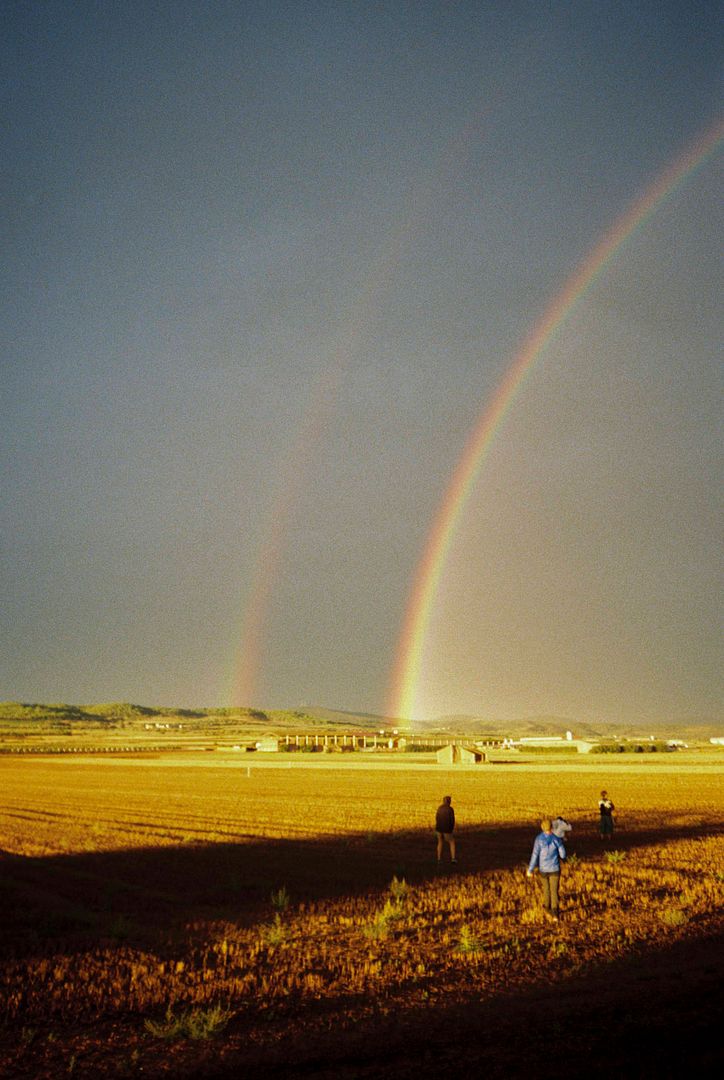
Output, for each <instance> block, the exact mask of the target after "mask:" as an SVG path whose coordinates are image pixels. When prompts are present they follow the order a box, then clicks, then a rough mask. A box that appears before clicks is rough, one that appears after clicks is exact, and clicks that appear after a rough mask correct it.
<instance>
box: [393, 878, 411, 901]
mask: <svg viewBox="0 0 724 1080" xmlns="http://www.w3.org/2000/svg"><path fill="white" fill-rule="evenodd" d="M409 891H410V888H409V885H408V884H407V882H406V881H405V879H404V878H398V877H397V876H395V877H393V879H392V881H391V882H390V896H391V897H392V899H393V900H395V901H396V902H397V903H398V904H402V903H403V901H405V900H406V899H407V894H408V892H409Z"/></svg>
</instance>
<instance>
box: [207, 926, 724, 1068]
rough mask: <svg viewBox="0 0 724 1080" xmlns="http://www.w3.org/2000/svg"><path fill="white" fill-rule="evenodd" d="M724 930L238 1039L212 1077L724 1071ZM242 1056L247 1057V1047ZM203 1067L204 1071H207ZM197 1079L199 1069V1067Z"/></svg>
mask: <svg viewBox="0 0 724 1080" xmlns="http://www.w3.org/2000/svg"><path fill="white" fill-rule="evenodd" d="M721 946H722V935H718V936H709V937H703V938H700V939H697V940H692V939H687V940H685V941H677V942H675V943H673V944H671V943H662V944H660V945H657V946H653V947H649V948H647V949H646V950H643V951H639V952H637V953H636V954H635V955H629V956H627V957H624V958H620V959H614V960H611V961H609V962H607V963H602V964H599V965H597V966H595V967H593V968H590V969H588V970H586V971H584V972H580V973H577V974H573V975H569V976H568V977H566V978H562V979H551V980H549V979H548V978H547V977H546V973H545V963H544V961H543V962H542V964H541V969H540V971H539V974H538V976H537V978H534V980H532V983H531V984H530V985H528V986H527V987H525V988H524V989H517V990H514V991H511V992H507V993H505V992H503V993H498V994H496V995H495V996H493V997H486V996H484V995H481V997H480V999H479V1000H475V997H474V995H471V996H470V997H469V998H468V1000H467V1001H466V1002H463V1003H456V1004H454V1005H446V1004H445V1001H444V999H442V1000H438V1001H436V1002H435V1004H434V1006H432V1007H430V1006H427V1007H420V1006H417V1007H414V1006H413V1007H410V1008H406V1009H405V1010H404V1011H402V1010H400V1011H396V1012H393V1013H390V1012H389V1011H386V1012H385V1011H382V1010H381V1011H380V1012H379V1013H378V1014H377V1015H375V1016H374V1017H371V1018H370V1019H368V1020H367V1021H365V1022H363V1023H361V1024H359V1025H358V1026H356V1027H355V1028H354V1029H352V1030H349V1029H348V1030H345V1031H344V1032H343V1033H338V1034H336V1035H335V1033H334V1031H332V1030H330V1029H329V1028H325V1026H324V1025H318V1026H316V1027H315V1025H314V1024H313V1023H309V1024H307V1025H305V1027H306V1030H305V1033H304V1036H303V1038H294V1036H293V1035H291V1037H290V1039H289V1041H288V1042H287V1043H286V1044H284V1042H283V1041H282V1044H281V1046H280V1043H279V1041H278V1040H277V1042H276V1043H274V1041H270V1042H269V1043H268V1044H267V1046H266V1047H261V1046H260V1047H258V1048H257V1049H256V1050H255V1049H254V1048H252V1047H251V1046H250V1044H249V1043H248V1042H247V1041H246V1038H245V1033H244V1032H243V1031H241V1032H239V1033H238V1038H239V1042H238V1043H237V1044H236V1047H235V1046H234V1045H233V1043H232V1045H231V1047H230V1052H229V1053H228V1054H224V1055H223V1056H221V1057H220V1059H218V1060H217V1061H216V1062H214V1061H213V1057H212V1059H211V1060H207V1062H206V1067H205V1068H204V1069H203V1075H204V1076H205V1077H211V1076H216V1077H231V1076H235V1077H243V1078H245V1077H249V1078H251V1077H254V1080H297V1078H298V1080H302V1078H305V1080H360V1078H362V1077H364V1078H365V1080H386V1078H389V1077H395V1080H439V1078H440V1077H441V1076H444V1077H447V1078H449V1080H458V1078H460V1080H462V1078H465V1080H467V1078H468V1077H473V1076H485V1077H486V1080H511V1078H515V1077H529V1076H531V1075H534V1076H536V1077H542V1078H544V1080H545V1078H548V1080H581V1078H584V1077H585V1078H586V1080H603V1078H604V1077H605V1078H609V1080H610V1078H611V1077H619V1078H624V1080H634V1078H636V1080H681V1078H682V1077H684V1076H691V1077H697V1080H702V1078H707V1077H712V1078H713V1077H715V1076H716V1077H718V1076H720V1075H721V1057H722V1055H721V1040H720V1029H719V1020H720V1016H721V1011H722V1006H724V982H723V981H722V980H721V978H720V969H719V965H718V963H717V957H718V955H720V954H721ZM240 1043H241V1044H243V1047H244V1049H243V1052H239V1044H240ZM201 1074H202V1073H201V1072H199V1074H198V1075H201ZM193 1075H197V1074H196V1073H195V1072H194V1074H193Z"/></svg>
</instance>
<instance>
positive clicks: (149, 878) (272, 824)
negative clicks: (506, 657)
mask: <svg viewBox="0 0 724 1080" xmlns="http://www.w3.org/2000/svg"><path fill="white" fill-rule="evenodd" d="M248 758H249V756H247V755H244V756H243V757H239V756H237V757H234V756H233V755H228V756H226V757H224V756H222V755H214V756H212V757H211V758H210V756H208V755H198V756H196V757H194V756H189V755H186V756H182V755H179V756H178V757H174V756H173V755H162V756H160V757H158V758H155V759H154V758H152V757H149V758H144V759H138V758H136V759H134V760H128V761H124V760H121V759H119V758H118V757H114V758H113V759H107V758H102V757H99V758H95V759H94V758H84V759H82V760H79V759H75V760H68V759H67V758H66V759H62V758H52V757H51V758H30V757H28V758H10V757H5V758H0V791H1V792H2V794H1V795H0V808H1V810H2V814H1V816H0V848H2V851H3V857H2V860H1V866H2V870H3V874H2V890H3V892H4V894H5V895H4V897H3V900H4V901H5V903H4V907H5V909H6V910H8V911H11V912H12V914H11V916H10V917H9V919H7V920H6V921H5V925H4V931H3V948H2V953H3V968H2V973H1V974H0V1007H1V1008H2V1015H3V1018H4V1029H3V1031H4V1034H3V1047H4V1050H5V1057H6V1060H7V1061H8V1062H9V1065H8V1068H9V1070H10V1071H9V1072H7V1073H5V1074H2V1075H8V1076H10V1075H13V1076H28V1077H29V1076H34V1077H42V1076H48V1077H50V1076H55V1075H67V1074H68V1072H69V1071H70V1072H72V1073H73V1075H87V1076H91V1075H105V1076H115V1075H119V1076H120V1075H127V1074H131V1073H134V1072H135V1071H138V1070H139V1069H141V1068H142V1071H143V1073H144V1075H159V1076H160V1075H174V1076H186V1075H189V1076H190V1075H219V1074H220V1073H222V1072H224V1073H225V1074H226V1071H228V1075H242V1074H244V1075H246V1074H245V1073H244V1072H243V1070H244V1069H248V1070H249V1072H248V1075H250V1076H251V1075H254V1076H263V1075H266V1073H265V1069H266V1070H269V1075H279V1073H278V1072H274V1069H277V1070H278V1069H279V1067H280V1062H281V1061H283V1060H285V1057H284V1055H285V1054H286V1055H289V1054H292V1057H293V1058H294V1060H300V1061H303V1060H304V1059H305V1055H307V1056H309V1055H311V1057H312V1058H313V1060H314V1062H316V1065H315V1066H314V1068H316V1072H315V1071H314V1068H312V1066H310V1064H309V1062H307V1064H306V1066H305V1075H319V1076H322V1075H325V1072H324V1069H325V1068H327V1065H325V1064H324V1063H325V1062H327V1063H329V1064H328V1067H329V1069H330V1070H332V1072H330V1075H332V1073H334V1074H335V1075H349V1076H352V1075H360V1076H361V1075H365V1076H368V1075H379V1076H384V1075H388V1074H389V1075H392V1073H388V1072H386V1071H385V1070H386V1069H388V1067H389V1068H391V1066H389V1061H388V1058H389V1055H390V1054H393V1055H394V1054H396V1055H397V1058H396V1059H395V1060H396V1065H395V1070H394V1074H395V1075H405V1073H404V1068H405V1063H409V1068H410V1070H411V1073H410V1075H412V1074H413V1073H414V1075H415V1076H423V1075H427V1073H426V1071H425V1068H426V1067H425V1064H424V1061H421V1060H419V1055H420V1047H421V1046H422V1045H424V1044H425V1039H426V1038H427V1037H429V1033H430V1031H431V1030H433V1028H435V1024H437V1025H438V1026H439V1025H440V1024H442V1033H440V1031H438V1035H437V1038H438V1039H440V1038H441V1039H442V1041H443V1046H447V1050H446V1051H445V1052H446V1053H447V1054H448V1058H449V1060H448V1068H449V1069H450V1070H451V1071H452V1075H456V1071H455V1070H456V1069H457V1074H458V1075H461V1076H462V1075H465V1074H466V1069H467V1065H466V1064H465V1053H466V1051H465V1048H464V1046H460V1045H459V1040H458V1039H457V1038H456V1039H453V1040H451V1039H450V1038H449V1037H448V1035H449V1032H450V1031H451V1030H452V1029H453V1028H455V1025H458V1028H455V1030H458V1029H459V1028H460V1027H462V1029H463V1030H467V1029H468V1027H469V1025H470V1024H471V1023H477V1022H478V1021H479V1019H480V1015H479V1013H480V1010H487V1012H486V1015H487V1016H488V1017H490V1016H491V1015H492V1014H493V1013H494V1012H495V1010H496V1009H498V1008H500V1003H501V1002H503V1001H504V1002H506V1017H511V1016H515V1015H518V1014H520V1010H521V1009H522V1008H523V1004H522V1003H523V1002H525V1001H528V1000H529V996H530V995H531V994H532V995H534V996H535V995H536V994H541V993H546V994H547V993H550V992H551V988H552V987H555V988H556V993H564V994H565V993H568V994H569V995H571V1001H572V1002H573V1001H574V999H576V1000H577V1001H578V1002H579V1003H580V1002H583V1001H584V1000H586V994H588V995H589V998H588V1005H589V1006H590V1008H591V1010H592V1011H593V1012H594V1013H595V1012H596V1009H599V1008H600V1005H598V1004H596V1003H597V1002H599V1000H600V998H599V997H598V996H595V995H596V994H598V991H595V993H594V991H593V990H592V989H591V987H592V986H593V985H594V984H595V983H596V980H597V979H601V978H604V977H605V979H606V980H607V983H606V984H607V985H608V980H609V979H610V977H613V978H614V981H615V983H616V985H617V988H618V990H619V996H618V998H617V999H616V1000H618V1002H619V1005H621V1003H622V1002H626V1001H628V1008H629V1013H630V1010H631V1008H633V1007H634V1005H635V999H636V996H637V994H636V991H637V985H636V981H637V978H639V977H640V978H641V979H642V982H641V985H640V986H638V996H639V997H640V994H641V992H642V991H644V992H645V993H648V992H649V991H650V990H651V989H652V980H653V981H654V984H655V987H654V988H656V992H657V993H659V991H661V987H660V986H659V983H658V982H656V980H655V978H654V976H651V975H650V972H651V971H654V970H658V968H657V965H659V967H660V966H661V964H664V966H666V964H668V965H669V967H668V968H667V970H669V968H670V967H671V965H672V964H673V965H674V967H675V968H676V969H677V970H679V969H681V966H682V964H681V957H682V956H683V957H688V958H689V960H688V961H685V963H684V965H683V966H684V968H685V967H686V966H687V963H689V964H691V963H692V962H693V961H692V959H691V958H692V957H694V956H695V955H696V956H699V954H700V953H701V956H702V960H701V963H700V964H699V966H698V967H697V969H696V977H694V973H693V972H689V976H687V978H686V980H684V981H685V984H686V994H687V996H688V998H689V1000H691V995H692V985H693V984H692V980H694V982H695V983H696V986H698V987H699V989H700V990H701V991H702V993H703V989H702V988H703V987H704V986H705V985H706V986H708V980H709V978H710V977H711V978H713V972H711V971H709V967H711V960H710V958H711V943H712V942H714V941H715V940H716V938H717V935H719V934H720V931H721V915H720V912H721V908H720V903H721V894H722V883H723V880H724V873H723V868H724V862H723V860H722V849H723V848H724V839H723V837H722V832H721V821H722V810H723V809H724V790H723V788H722V783H721V768H720V765H719V762H720V761H721V758H719V757H718V756H716V755H690V756H688V755H667V756H666V758H665V759H658V760H656V761H652V760H651V759H649V760H646V761H645V762H635V763H631V762H626V763H624V762H619V761H615V762H608V761H606V762H600V761H598V762H595V763H593V762H590V761H587V762H585V763H584V762H581V763H579V762H577V761H575V760H574V761H570V760H567V761H555V760H550V761H546V762H543V763H541V762H534V763H531V762H529V763H526V762H521V763H516V764H515V765H513V764H510V765H495V766H490V765H488V766H482V767H477V768H468V769H443V768H441V767H438V766H436V765H433V764H430V763H426V762H409V763H407V764H406V765H403V764H402V763H401V762H400V761H391V760H385V761H384V762H381V763H378V762H376V761H371V760H370V761H365V760H355V761H354V762H347V761H345V762H342V763H338V762H328V761H324V762H320V763H316V762H311V761H310V762H298V761H296V760H295V761H294V762H293V763H289V762H285V761H283V760H274V761H267V762H261V761H259V760H258V758H256V756H255V757H254V759H253V761H252V762H251V763H250V762H249V760H248ZM604 787H605V788H607V790H608V791H609V793H610V794H611V796H612V798H613V800H614V802H615V804H616V808H617V815H616V816H617V831H616V835H615V836H614V838H613V841H612V842H611V844H610V845H609V847H608V848H606V847H604V846H603V845H602V842H601V840H600V838H599V837H598V834H597V812H596V805H597V800H598V796H599V792H600V790H601V789H602V788H604ZM446 793H449V794H451V795H452V796H453V805H454V807H455V809H456V813H457V818H458V828H457V830H456V831H457V834H458V860H459V861H458V865H457V866H456V867H451V866H450V865H449V864H446V865H444V866H443V868H442V869H441V870H438V868H437V867H436V865H435V849H434V837H433V834H432V828H433V822H434V812H435V808H436V806H437V805H438V803H439V802H440V798H441V796H442V795H443V794H446ZM559 812H560V813H563V814H564V815H565V816H566V817H568V818H569V819H570V820H571V821H572V822H573V824H574V831H573V833H572V836H571V842H570V843H569V852H570V853H572V855H573V858H571V860H570V861H569V863H568V865H567V866H566V868H565V869H564V873H563V876H562V882H561V894H562V921H561V923H560V924H558V925H555V926H554V925H553V924H551V923H549V922H548V921H546V920H545V919H544V916H543V914H542V912H541V910H540V907H539V904H540V897H539V891H538V887H539V883H538V882H537V881H536V880H535V879H533V880H528V879H527V878H526V877H525V865H526V864H527V859H528V856H529V853H530V847H531V844H532V841H533V839H534V836H535V834H536V832H537V822H538V820H539V819H540V817H541V816H544V815H555V814H557V813H559ZM446 857H447V853H446ZM647 973H649V974H648V975H647ZM681 979H682V980H683V979H684V976H683V975H681ZM591 980H593V983H591ZM683 987H684V982H682V989H683ZM670 989H671V988H670ZM662 992H663V991H662ZM609 996H610V994H609ZM614 998H615V995H614ZM670 998H671V995H669V997H667V998H666V1001H664V999H663V998H662V999H661V1000H662V1004H661V1010H662V1013H661V1016H662V1018H663V1020H665V1019H666V1015H667V1014H666V1009H667V1008H669V1007H671V1009H672V1012H675V1011H676V1009H677V1008H678V1009H679V1012H680V1004H679V1005H678V1006H675V1005H674V1004H673V1002H674V1000H675V998H676V995H675V994H674V998H671V1000H669V999H670ZM616 1000H614V999H611V1008H613V1009H614V1010H615V1008H617V1007H618V1006H617V1005H616ZM667 1003H668V1004H667ZM710 1004H711V1001H710V996H709V991H708V990H707V1000H702V1008H701V1009H700V1010H699V1012H698V1015H699V1016H700V1017H705V1016H706V1015H707V1014H708V1010H709V1006H710ZM573 1007H574V1006H573V1004H571V1008H573ZM516 1010H517V1012H516ZM634 1011H635V1009H634ZM526 1015H527V1014H526ZM474 1017H475V1018H477V1019H475V1020H474V1019H473V1018H474ZM663 1020H662V1022H663ZM498 1022H499V1027H500V1023H501V1019H500V1017H499V1018H498ZM562 1022H563V1021H560V1020H559V1023H562ZM505 1023H508V1020H507V1019H506V1020H505V1021H504V1022H503V1028H504V1027H505ZM564 1026H565V1025H564ZM435 1030H437V1029H435ZM516 1030H517V1029H516ZM446 1032H447V1033H448V1035H446V1034H445V1033H446ZM576 1037H581V1036H580V1031H578V1032H577V1036H576ZM593 1037H594V1036H593V1035H592V1034H591V1033H590V1032H589V1035H588V1036H587V1038H588V1039H589V1043H588V1044H587V1045H589V1044H590V1045H589V1052H590V1047H591V1046H592V1045H593V1044H592V1043H590V1040H591V1039H592V1038H593ZM702 1038H703V1036H702ZM486 1045H487V1054H488V1057H487V1059H485V1060H486V1067H487V1071H488V1073H489V1074H490V1075H500V1076H503V1075H515V1072H514V1071H513V1072H511V1064H510V1060H509V1059H508V1057H507V1056H506V1055H507V1054H508V1049H507V1048H508V1043H507V1042H506V1043H505V1044H504V1045H503V1044H501V1045H498V1044H497V1043H495V1044H494V1043H492V1042H490V1043H489V1044H486ZM395 1048H397V1049H395ZM292 1051H293V1053H292ZM704 1052H705V1048H703V1049H702V1053H704ZM668 1060H670V1059H668ZM706 1060H707V1059H705V1058H702V1064H705V1063H706ZM335 1062H336V1064H335ZM386 1062H387V1064H386ZM345 1063H346V1064H345ZM526 1067H527V1066H526ZM558 1067H559V1075H575V1073H573V1072H565V1070H564V1071H563V1072H562V1073H561V1071H560V1070H561V1068H562V1066H561V1063H560V1062H559V1063H558ZM344 1068H346V1069H347V1070H348V1071H347V1072H346V1073H345V1072H344ZM375 1069H377V1070H378V1071H377V1072H375V1071H374V1070H375ZM496 1069H497V1070H498V1071H497V1072H496ZM129 1070H130V1072H129ZM240 1070H241V1071H240ZM287 1074H288V1075H293V1073H287ZM430 1075H432V1072H430ZM590 1075H597V1074H596V1073H595V1070H594V1071H591V1072H590ZM632 1075H633V1073H632ZM637 1075H638V1074H637ZM641 1075H644V1074H641ZM652 1075H653V1074H652ZM662 1075H665V1074H662Z"/></svg>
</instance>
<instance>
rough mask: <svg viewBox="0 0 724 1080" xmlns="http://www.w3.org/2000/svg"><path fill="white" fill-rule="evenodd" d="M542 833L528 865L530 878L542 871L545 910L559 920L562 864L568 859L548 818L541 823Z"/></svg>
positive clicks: (562, 844)
mask: <svg viewBox="0 0 724 1080" xmlns="http://www.w3.org/2000/svg"><path fill="white" fill-rule="evenodd" d="M540 827H541V831H540V832H539V833H538V835H537V836H536V838H535V843H534V844H533V853H532V854H531V857H530V862H529V863H528V871H527V872H528V877H532V876H533V871H534V870H540V876H541V880H542V882H543V908H544V910H545V912H546V914H547V915H550V916H551V917H552V918H554V919H555V920H556V921H557V920H558V883H559V882H560V879H561V863H562V862H563V860H564V859H565V857H566V849H565V845H564V843H563V841H562V840H561V839H560V838H559V837H557V836H556V835H555V833H554V832H553V830H552V828H551V823H550V821H549V820H548V818H544V819H543V821H541V823H540Z"/></svg>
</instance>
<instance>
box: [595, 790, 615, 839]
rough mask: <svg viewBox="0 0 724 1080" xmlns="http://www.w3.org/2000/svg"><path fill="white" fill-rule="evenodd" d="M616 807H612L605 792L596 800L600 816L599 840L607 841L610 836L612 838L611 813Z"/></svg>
mask: <svg viewBox="0 0 724 1080" xmlns="http://www.w3.org/2000/svg"><path fill="white" fill-rule="evenodd" d="M615 809H616V807H615V806H614V805H613V803H612V802H611V800H610V799H609V797H608V792H607V791H602V792H601V798H600V799H599V800H598V812H599V814H600V815H601V826H600V827H601V839H602V840H607V839H608V838H609V837H610V836H613V812H614V810H615Z"/></svg>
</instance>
